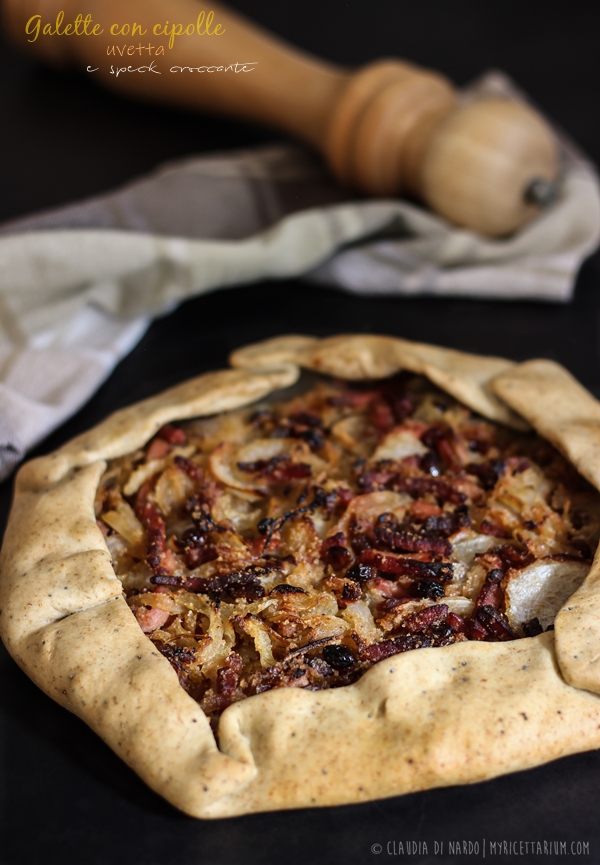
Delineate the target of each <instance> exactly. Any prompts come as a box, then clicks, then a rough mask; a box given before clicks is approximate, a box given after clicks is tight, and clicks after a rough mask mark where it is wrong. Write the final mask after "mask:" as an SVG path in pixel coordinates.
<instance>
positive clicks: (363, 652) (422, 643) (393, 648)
mask: <svg viewBox="0 0 600 865" xmlns="http://www.w3.org/2000/svg"><path fill="white" fill-rule="evenodd" d="M432 645H433V640H432V638H431V637H428V636H423V635H422V634H406V635H404V634H402V635H400V636H399V637H393V638H392V639H391V640H381V641H380V642H379V643H371V645H369V646H363V647H361V648H360V650H359V658H360V660H361V661H369V662H370V663H371V664H377V663H379V661H383V660H384V659H385V658H390V657H391V656H392V655H399V654H400V653H401V652H410V651H412V650H413V649H424V648H428V647H429V646H432Z"/></svg>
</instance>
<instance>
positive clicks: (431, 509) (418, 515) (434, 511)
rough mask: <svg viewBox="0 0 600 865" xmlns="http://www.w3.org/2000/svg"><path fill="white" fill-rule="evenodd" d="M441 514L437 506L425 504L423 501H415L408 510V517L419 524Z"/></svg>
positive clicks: (441, 511) (429, 503)
mask: <svg viewBox="0 0 600 865" xmlns="http://www.w3.org/2000/svg"><path fill="white" fill-rule="evenodd" d="M443 513H444V512H443V510H442V509H441V508H440V507H439V505H434V504H433V503H432V502H426V501H424V500H423V499H417V500H416V501H414V502H413V503H412V505H411V506H410V508H409V514H410V516H411V517H412V519H413V520H416V522H419V523H424V522H425V520H426V519H428V518H429V517H439V516H441V515H442V514H443Z"/></svg>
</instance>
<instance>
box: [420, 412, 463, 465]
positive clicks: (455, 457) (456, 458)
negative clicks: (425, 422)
mask: <svg viewBox="0 0 600 865" xmlns="http://www.w3.org/2000/svg"><path fill="white" fill-rule="evenodd" d="M421 441H422V442H423V444H424V445H425V446H426V447H428V448H429V449H430V450H432V451H435V453H437V455H438V456H439V457H440V458H441V459H442V460H443V461H444V462H445V463H446V464H447V465H448V466H449V468H450V469H453V470H456V469H458V468H460V466H461V465H462V460H461V458H460V453H459V449H458V443H457V437H456V433H455V432H454V430H453V429H452V427H450V426H448V424H444V423H439V424H434V425H433V426H430V427H429V429H427V430H425V432H424V433H423V434H422V436H421Z"/></svg>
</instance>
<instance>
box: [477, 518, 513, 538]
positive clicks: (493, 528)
mask: <svg viewBox="0 0 600 865" xmlns="http://www.w3.org/2000/svg"><path fill="white" fill-rule="evenodd" d="M479 531H480V532H481V534H482V535H492V536H493V537H496V538H510V537H512V534H511V533H510V531H509V530H508V529H504V528H502V526H499V525H498V524H497V523H493V522H492V521H491V520H488V519H485V520H482V521H481V525H480V526H479Z"/></svg>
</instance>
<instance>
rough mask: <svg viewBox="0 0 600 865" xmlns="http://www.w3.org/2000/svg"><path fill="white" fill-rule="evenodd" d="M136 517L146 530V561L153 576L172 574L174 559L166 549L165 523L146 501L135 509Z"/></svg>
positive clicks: (158, 512)
mask: <svg viewBox="0 0 600 865" xmlns="http://www.w3.org/2000/svg"><path fill="white" fill-rule="evenodd" d="M136 513H137V516H138V518H139V520H140V522H141V523H142V525H143V526H144V528H145V529H146V561H147V562H148V566H149V567H150V568H152V570H153V571H154V573H155V574H172V573H173V570H174V565H175V562H174V559H173V555H172V553H171V551H170V550H168V549H167V533H166V528H165V521H164V520H163V518H162V516H161V514H160V511H159V510H158V508H157V507H156V505H153V504H152V502H149V501H148V500H147V499H146V501H145V502H144V503H143V504H141V505H139V506H138V507H137V508H136Z"/></svg>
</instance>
